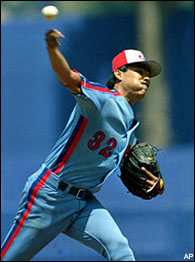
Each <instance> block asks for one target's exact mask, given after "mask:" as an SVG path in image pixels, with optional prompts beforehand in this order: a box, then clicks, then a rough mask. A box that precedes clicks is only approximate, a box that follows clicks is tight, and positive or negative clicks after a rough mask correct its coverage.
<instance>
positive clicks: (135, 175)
mask: <svg viewBox="0 0 195 262" xmlns="http://www.w3.org/2000/svg"><path fill="white" fill-rule="evenodd" d="M156 151H157V149H156V148H155V147H154V146H152V145H151V144H150V143H148V142H143V143H138V144H136V145H135V146H134V147H132V148H131V150H130V151H129V152H128V153H127V154H126V155H125V156H124V158H123V161H122V163H121V166H120V169H121V175H120V178H121V180H122V182H123V184H124V185H125V187H126V188H127V189H128V191H129V192H130V193H132V194H133V195H135V196H137V197H140V198H143V199H147V200H148V199H152V198H154V197H156V196H157V195H158V194H160V193H161V191H162V189H163V187H164V182H163V179H162V174H161V172H160V167H159V165H158V162H157V159H156V154H155V152H156ZM141 167H145V168H146V169H147V170H148V171H150V172H151V173H152V174H153V175H154V176H156V177H157V178H158V180H157V182H156V183H155V184H154V186H153V187H152V188H150V189H146V188H145V183H146V179H148V175H147V174H146V173H145V172H144V171H142V170H141Z"/></svg>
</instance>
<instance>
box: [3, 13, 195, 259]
mask: <svg viewBox="0 0 195 262" xmlns="http://www.w3.org/2000/svg"><path fill="white" fill-rule="evenodd" d="M174 16H175V17H173V16H171V17H170V18H169V19H166V23H165V25H164V28H165V32H164V39H165V53H166V57H167V58H166V68H165V70H166V74H167V79H168V82H169V83H170V94H171V101H172V108H171V112H172V115H171V123H172V128H173V133H174V134H175V140H174V142H175V144H174V145H173V146H172V147H168V148H164V149H163V151H161V152H159V155H158V157H159V161H160V165H161V169H162V173H163V174H164V178H165V182H166V191H165V194H163V196H160V197H157V198H156V199H154V200H151V201H144V200H143V201H142V200H140V199H137V198H135V197H133V196H130V195H129V194H127V193H126V190H125V189H124V187H123V186H122V184H121V182H120V181H119V178H118V177H117V176H112V177H110V178H109V179H108V180H107V183H106V184H105V186H104V187H103V188H102V190H101V192H99V193H98V194H97V196H98V198H99V199H100V200H101V201H102V202H103V203H104V204H105V206H107V207H108V209H109V210H110V211H111V213H112V214H113V217H114V218H115V219H116V221H117V223H118V224H119V226H120V228H121V230H122V232H123V233H124V234H125V235H126V236H127V237H128V239H129V242H130V245H131V246H132V248H133V250H134V252H135V256H136V258H137V260H145V261H146V260H149V261H153V260H157V261H160V260H164V261H173V260H176V261H183V258H184V255H185V253H193V244H194V243H193V236H194V235H193V231H194V230H193V219H194V217H193V212H194V209H193V203H194V202H193V193H194V188H193V183H194V178H193V168H194V164H193V163H194V162H193V161H194V160H193V159H194V152H193V148H194V147H193V141H194V140H193V132H194V130H193V72H192V68H193V65H192V64H193V58H192V57H193V53H194V51H193V44H192V43H193V30H192V29H193V26H192V17H193V14H192V13H190V14H189V13H185V12H184V13H183V12H182V13H174ZM181 17H182V19H180V18H181ZM52 23H53V24H51V28H58V29H59V30H60V31H62V32H63V33H64V34H65V39H63V41H62V46H61V50H62V52H63V54H64V55H65V56H66V58H67V60H68V61H69V63H70V65H71V67H72V68H75V69H77V70H78V71H80V72H82V73H83V74H84V75H86V76H87V77H88V78H89V79H91V80H93V81H99V82H101V83H104V82H105V81H106V80H107V78H108V77H109V75H110V73H111V60H112V58H113V56H115V55H116V54H117V53H118V52H119V51H120V50H123V49H126V48H137V32H136V19H135V16H134V15H133V14H131V15H130V16H126V17H121V16H120V17H117V16H112V17H106V18H105V17H101V18H100V17H97V18H85V17H77V18H76V17H74V18H73V17H69V18H67V19H66V20H65V21H62V20H56V21H55V22H52ZM178 23H180V24H178ZM48 29H50V27H49V26H48V23H47V22H45V21H42V20H39V19H37V21H36V22H30V21H27V20H25V21H24V20H19V21H14V22H13V23H10V24H7V25H2V49H1V50H2V62H1V65H2V92H1V102H2V115H1V116H2V128H1V139H2V148H1V152H2V156H1V157H2V158H1V160H2V169H1V171H2V179H1V182H2V189H1V197H2V221H1V225H2V234H1V238H2V239H4V237H5V235H6V234H7V232H8V229H9V227H10V226H11V224H12V221H13V217H14V216H15V214H16V211H17V207H18V202H19V200H20V197H21V193H22V189H23V186H24V184H25V181H26V179H27V177H28V176H29V175H30V174H31V173H33V172H34V171H36V170H37V168H38V167H39V166H40V165H41V164H42V162H43V161H44V160H45V158H46V156H47V154H48V152H49V150H50V149H51V147H52V146H53V144H54V143H55V141H56V139H57V138H58V136H59V135H60V133H61V131H62V130H63V127H64V126H65V123H66V121H67V119H68V116H69V114H70V112H71V110H72V108H73V106H74V103H75V101H74V98H73V97H72V96H71V95H70V94H69V92H68V91H67V90H66V89H65V88H64V87H63V86H62V85H61V84H60V83H59V81H58V80H57V78H56V76H55V74H54V73H53V71H52V69H51V66H50V62H49V59H48V55H47V51H46V48H45V42H44V33H45V32H46V31H47V30H48ZM185 29H186V30H185ZM183 30H184V31H183ZM183 32H185V35H184V36H183V38H184V39H183V40H182V41H181V38H180V35H181V33H183ZM179 40H180V41H179ZM184 65H185V66H184ZM113 188H114V194H113ZM121 203H122V204H123V205H121ZM73 251H74V252H73ZM33 260H34V261H44V260H47V261H49V260H53V261H66V260H69V261H93V260H99V261H100V260H103V259H102V258H101V257H100V256H99V255H98V254H96V253H95V252H94V251H92V250H90V249H89V248H87V247H83V246H81V244H79V243H77V242H75V241H74V240H71V239H68V238H67V237H65V236H63V235H60V236H59V237H57V238H56V239H55V240H54V241H53V242H52V243H50V244H49V245H48V246H47V247H46V248H45V249H44V250H42V251H41V252H40V253H39V254H38V255H37V256H36V257H35V258H34V259H33Z"/></svg>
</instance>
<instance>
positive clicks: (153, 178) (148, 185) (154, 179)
mask: <svg viewBox="0 0 195 262" xmlns="http://www.w3.org/2000/svg"><path fill="white" fill-rule="evenodd" d="M141 169H142V170H143V171H144V172H145V173H146V174H147V176H148V179H146V181H145V188H146V189H150V188H152V187H153V186H154V185H155V183H156V182H157V181H158V178H157V177H156V176H154V175H153V174H152V173H151V172H150V171H148V170H147V169H146V168H145V167H142V168H141Z"/></svg>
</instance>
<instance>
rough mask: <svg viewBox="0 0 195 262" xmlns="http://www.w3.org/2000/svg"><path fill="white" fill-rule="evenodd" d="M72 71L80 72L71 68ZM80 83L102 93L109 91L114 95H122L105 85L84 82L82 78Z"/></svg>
mask: <svg viewBox="0 0 195 262" xmlns="http://www.w3.org/2000/svg"><path fill="white" fill-rule="evenodd" d="M72 71H73V72H75V73H77V74H79V75H80V73H79V72H78V71H77V70H75V69H73V70H72ZM81 85H82V86H83V87H86V88H89V89H94V90H97V91H101V92H104V93H110V94H113V95H114V96H122V95H121V94H120V93H119V92H118V91H116V92H113V91H111V90H110V89H108V88H106V87H100V86H93V85H91V84H89V83H86V84H85V83H84V81H82V80H81Z"/></svg>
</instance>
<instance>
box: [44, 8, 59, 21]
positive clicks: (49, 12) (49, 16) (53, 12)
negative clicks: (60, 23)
mask: <svg viewBox="0 0 195 262" xmlns="http://www.w3.org/2000/svg"><path fill="white" fill-rule="evenodd" d="M58 13H59V11H58V8H57V7H56V6H54V5H47V6H45V7H43V8H42V9H41V14H42V15H43V16H44V18H45V19H46V20H49V21H52V20H54V19H55V18H56V16H57V15H58Z"/></svg>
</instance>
